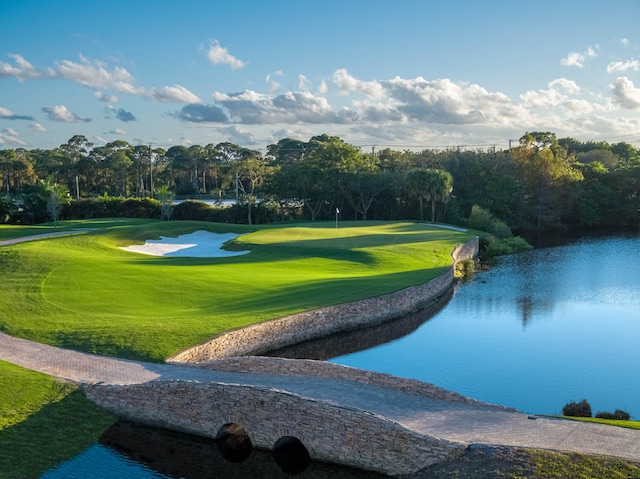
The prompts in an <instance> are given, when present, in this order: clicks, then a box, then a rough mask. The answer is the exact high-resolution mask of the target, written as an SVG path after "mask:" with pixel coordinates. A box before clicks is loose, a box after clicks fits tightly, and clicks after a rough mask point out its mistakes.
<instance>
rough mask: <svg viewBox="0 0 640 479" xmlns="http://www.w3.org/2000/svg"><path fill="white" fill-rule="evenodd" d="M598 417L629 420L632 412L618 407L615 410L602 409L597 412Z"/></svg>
mask: <svg viewBox="0 0 640 479" xmlns="http://www.w3.org/2000/svg"><path fill="white" fill-rule="evenodd" d="M596 417H597V418H598V419H614V420H616V421H629V420H630V419H631V414H629V413H628V412H627V411H623V410H622V409H616V410H615V412H608V411H600V412H598V413H597V414H596Z"/></svg>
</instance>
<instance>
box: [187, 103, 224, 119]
mask: <svg viewBox="0 0 640 479" xmlns="http://www.w3.org/2000/svg"><path fill="white" fill-rule="evenodd" d="M174 116H175V117H176V118H178V119H179V120H182V121H188V122H192V123H228V121H229V118H228V117H227V115H226V113H225V112H224V111H223V110H222V108H220V107H218V106H215V105H201V104H190V105H185V106H183V107H182V109H181V110H180V111H179V112H178V113H176V114H175V115H174Z"/></svg>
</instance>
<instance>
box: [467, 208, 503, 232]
mask: <svg viewBox="0 0 640 479" xmlns="http://www.w3.org/2000/svg"><path fill="white" fill-rule="evenodd" d="M467 221H468V223H467V224H468V225H469V228H473V229H476V230H480V231H486V232H487V233H491V234H492V235H495V236H497V237H498V238H500V239H504V238H509V237H510V236H511V230H510V229H509V226H507V224H506V223H505V222H504V221H502V220H499V219H498V218H496V217H495V216H494V215H493V213H491V211H489V210H485V209H484V208H482V207H480V206H478V205H473V207H472V208H471V214H470V215H469V219H468V220H467Z"/></svg>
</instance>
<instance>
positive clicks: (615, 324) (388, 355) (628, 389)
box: [332, 234, 640, 418]
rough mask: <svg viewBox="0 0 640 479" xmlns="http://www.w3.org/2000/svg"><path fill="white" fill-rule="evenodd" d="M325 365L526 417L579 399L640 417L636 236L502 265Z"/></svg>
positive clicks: (539, 252)
mask: <svg viewBox="0 0 640 479" xmlns="http://www.w3.org/2000/svg"><path fill="white" fill-rule="evenodd" d="M332 362H335V363H339V364H345V365H349V366H354V367H359V368H363V369H371V370H375V371H381V372H386V373H390V374H395V375H398V376H405V377H411V378H416V379H419V380H422V381H425V382H430V383H434V384H436V385H438V386H441V387H444V388H447V389H451V390H454V391H457V392H459V393H462V394H464V395H468V396H471V397H473V398H475V399H478V400H481V401H487V402H491V403H497V404H503V405H506V406H511V407H515V408H517V409H518V410H520V411H522V412H526V413H536V414H559V413H561V411H562V407H563V406H564V405H565V404H566V403H567V402H569V401H571V400H576V401H580V400H582V399H587V400H588V401H589V402H590V404H591V407H592V410H593V413H594V414H595V413H596V412H597V411H611V412H613V411H614V410H615V409H624V410H626V411H627V412H629V413H630V414H631V415H632V417H633V418H640V235H639V234H634V235H626V236H625V235H623V236H609V237H587V238H582V239H579V240H576V241H574V242H572V243H570V244H567V245H564V246H556V247H552V248H543V249H536V250H534V251H531V252H528V253H524V254H518V255H512V256H505V257H502V258H500V259H499V262H498V264H497V265H496V266H493V267H492V268H491V269H490V270H488V271H486V272H482V273H479V274H476V276H475V277H474V278H473V279H472V280H471V281H468V282H466V283H463V284H461V285H459V286H458V287H457V289H456V291H455V294H454V296H453V298H452V299H451V301H450V302H449V303H448V304H447V305H446V306H445V307H444V308H443V309H442V310H441V311H439V312H438V313H436V314H435V315H434V316H433V317H432V318H431V319H429V320H428V321H426V322H425V323H423V324H422V325H421V326H420V327H418V328H417V329H416V330H415V331H414V332H413V333H411V334H409V335H407V336H404V337H402V338H399V339H396V340H394V341H392V342H389V343H386V344H382V345H379V346H376V347H374V348H371V349H367V350H365V351H360V352H357V353H352V354H347V355H343V356H340V357H337V358H334V359H332Z"/></svg>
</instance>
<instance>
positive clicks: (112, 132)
mask: <svg viewBox="0 0 640 479" xmlns="http://www.w3.org/2000/svg"><path fill="white" fill-rule="evenodd" d="M109 134H110V135H126V134H127V132H126V131H125V130H123V129H121V128H116V129H115V130H110V131H109Z"/></svg>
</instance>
